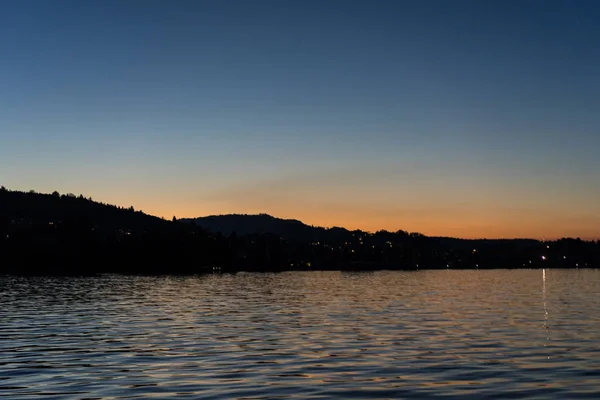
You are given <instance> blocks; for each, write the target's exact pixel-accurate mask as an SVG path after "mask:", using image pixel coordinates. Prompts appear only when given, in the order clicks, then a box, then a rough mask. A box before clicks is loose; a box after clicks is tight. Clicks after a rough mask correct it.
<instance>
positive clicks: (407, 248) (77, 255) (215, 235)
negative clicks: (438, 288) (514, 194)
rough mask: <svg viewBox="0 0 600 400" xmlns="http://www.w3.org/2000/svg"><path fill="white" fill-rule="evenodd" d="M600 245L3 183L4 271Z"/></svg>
mask: <svg viewBox="0 0 600 400" xmlns="http://www.w3.org/2000/svg"><path fill="white" fill-rule="evenodd" d="M598 265H600V243H599V242H594V241H587V242H586V241H582V240H580V239H568V238H565V239H561V240H557V241H552V242H541V241H537V240H531V239H511V240H506V239H503V240H486V239H484V240H465V239H456V238H443V237H427V236H424V235H422V234H419V233H408V232H406V231H402V230H399V231H396V232H388V231H378V232H363V231H360V230H354V231H349V230H347V229H344V228H323V227H314V226H310V225H306V224H304V223H302V222H300V221H297V220H289V219H280V218H275V217H273V216H270V215H267V214H259V215H221V216H210V217H204V218H195V219H182V220H176V219H175V218H173V220H165V219H162V218H158V217H154V216H151V215H147V214H145V213H143V212H141V211H136V210H135V209H134V208H133V207H127V208H125V207H118V206H114V205H108V204H103V203H100V202H96V201H93V200H92V199H89V198H86V197H84V196H83V195H79V196H75V195H72V194H66V195H61V194H59V193H57V192H54V193H52V194H39V193H35V192H33V191H31V192H18V191H10V190H7V189H5V188H3V187H2V188H0V273H17V274H22V273H34V274H95V273H105V272H109V273H143V274H156V273H161V274H162V273H186V274H187V273H207V272H214V271H221V272H236V271H284V270H315V269H320V270H327V269H328V270H342V271H343V270H376V269H413V270H414V269H432V268H450V269H451V268H480V269H483V268H542V267H543V268H547V267H561V268H584V267H596V266H598Z"/></svg>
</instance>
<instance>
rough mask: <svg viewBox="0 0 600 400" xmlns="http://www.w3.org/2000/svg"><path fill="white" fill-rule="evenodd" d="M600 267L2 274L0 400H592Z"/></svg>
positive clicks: (599, 345) (599, 363)
mask: <svg viewBox="0 0 600 400" xmlns="http://www.w3.org/2000/svg"><path fill="white" fill-rule="evenodd" d="M598 293H600V273H599V272H598V271H597V270H569V271H566V270H565V271H563V270H543V271H539V270H531V271H528V270H519V271H507V270H504V271H500V270H498V271H422V272H375V273H338V272H305V273H298V272H290V273H282V274H237V275H222V276H221V275H211V276H202V277H121V276H102V277H98V278H17V277H0V305H1V307H0V355H1V356H0V396H5V397H7V398H39V397H41V396H43V397H44V398H69V397H70V398H98V397H105V398H126V397H127V398H136V397H139V398H142V397H151V396H154V397H158V398H169V397H177V398H186V397H187V398H194V399H195V398H202V399H211V398H215V399H216V398H219V399H228V398H267V397H268V398H290V397H296V398H336V397H338V398H349V397H352V398H366V397H369V398H414V397H419V398H437V397H441V396H445V397H448V396H456V397H460V398H469V397H475V398H478V397H486V398H488V397H489V398H514V397H519V398H528V397H531V398H534V397H538V398H549V397H552V398H559V397H562V398H584V397H588V398H599V396H600V300H599V297H598Z"/></svg>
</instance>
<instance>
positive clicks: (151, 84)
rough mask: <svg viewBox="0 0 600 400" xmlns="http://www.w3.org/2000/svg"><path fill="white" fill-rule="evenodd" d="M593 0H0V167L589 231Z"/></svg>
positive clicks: (463, 229) (373, 221) (34, 183)
mask: <svg viewBox="0 0 600 400" xmlns="http://www.w3.org/2000/svg"><path fill="white" fill-rule="evenodd" d="M599 18H600V3H598V2H596V1H586V0H578V1H553V0H538V1H528V0H521V1H509V0H505V1H488V0H473V1H463V0H453V1H446V0H439V1H436V0H427V1H422V0H418V1H400V0H398V1H383V0H380V1H367V0H365V1H353V0H343V1H338V0H327V1H322V0H318V1H313V0H286V1H266V0H256V1H247V0H239V1H231V0H219V1H208V0H206V1H196V0H193V1H186V0H178V1H154V0H140V1H133V0H117V1H111V0H103V1H100V0H90V1H80V0H73V1H66V0H53V1H45V0H43V1H39V0H21V1H10V0H0V184H1V185H4V186H6V187H7V188H9V189H13V190H30V189H33V190H36V191H38V192H51V191H53V190H58V191H59V192H61V193H75V194H80V193H82V194H84V195H85V196H91V197H92V198H94V199H95V200H98V201H103V202H108V203H112V204H118V205H122V206H129V205H133V206H134V207H135V208H136V209H141V210H143V211H144V212H146V213H149V214H153V215H157V216H162V217H165V218H171V217H172V216H173V215H175V216H177V217H178V218H182V217H198V216H204V215H211V214H226V213H259V212H265V213H269V214H271V215H274V216H278V217H284V218H296V219H300V220H302V221H303V222H305V223H308V224H312V225H321V226H344V227H347V228H350V229H355V228H358V229H365V230H370V231H375V230H379V229H387V230H391V231H395V230H398V229H403V230H407V231H416V232H422V233H424V234H427V235H436V236H456V237H465V238H483V237H487V238H492V237H534V238H556V237H565V236H571V237H581V238H591V239H595V238H600V201H598V199H599V198H600V157H598V151H599V149H600V24H599V23H598V19H599Z"/></svg>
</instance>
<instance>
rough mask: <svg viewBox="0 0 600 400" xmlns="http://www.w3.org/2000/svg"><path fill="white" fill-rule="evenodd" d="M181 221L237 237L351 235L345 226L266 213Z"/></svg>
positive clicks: (293, 237)
mask: <svg viewBox="0 0 600 400" xmlns="http://www.w3.org/2000/svg"><path fill="white" fill-rule="evenodd" d="M181 221H182V222H187V223H194V224H195V225H196V226H199V227H201V228H204V229H206V230H208V231H209V232H213V233H220V234H223V235H226V236H229V235H231V234H234V233H235V234H236V235H238V236H245V235H256V234H257V235H264V234H273V235H277V236H280V237H282V238H284V239H287V240H319V239H323V238H324V237H326V236H329V237H343V236H345V235H349V234H350V231H348V230H347V229H344V228H338V227H335V228H330V229H326V228H323V227H318V226H310V225H307V224H305V223H303V222H301V221H298V220H295V219H283V218H277V217H273V216H271V215H269V214H264V213H263V214H224V215H210V216H207V217H199V218H193V219H190V218H185V219H181ZM357 232H358V231H357Z"/></svg>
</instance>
